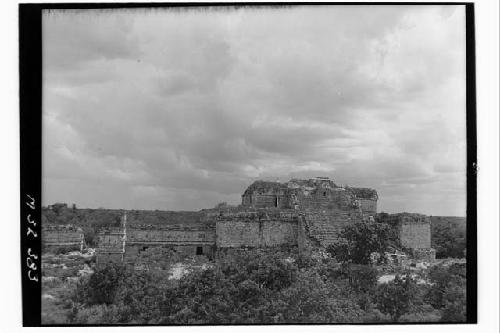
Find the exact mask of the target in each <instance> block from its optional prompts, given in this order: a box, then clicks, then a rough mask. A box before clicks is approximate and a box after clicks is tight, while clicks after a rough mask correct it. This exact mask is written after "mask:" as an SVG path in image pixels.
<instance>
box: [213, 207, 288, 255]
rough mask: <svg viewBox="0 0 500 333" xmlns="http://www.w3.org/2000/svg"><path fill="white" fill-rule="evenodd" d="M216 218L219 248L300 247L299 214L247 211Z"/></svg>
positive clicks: (216, 216)
mask: <svg viewBox="0 0 500 333" xmlns="http://www.w3.org/2000/svg"><path fill="white" fill-rule="evenodd" d="M213 218H215V220H216V246H217V247H218V248H228V247H271V246H279V245H297V228H298V224H297V221H298V214H297V213H296V212H295V211H291V212H290V211H276V210H275V211H273V210H259V211H255V212H248V211H243V212H239V213H220V214H216V215H215V216H214V217H213Z"/></svg>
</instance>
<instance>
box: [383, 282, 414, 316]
mask: <svg viewBox="0 0 500 333" xmlns="http://www.w3.org/2000/svg"><path fill="white" fill-rule="evenodd" d="M415 294H416V284H415V281H414V280H413V279H412V278H411V276H410V275H409V274H406V275H405V276H400V275H399V274H398V275H396V277H395V279H394V280H393V281H391V282H388V283H386V284H382V285H380V286H379V287H378V288H377V292H376V304H377V308H378V309H379V310H380V311H381V312H382V313H384V314H387V315H389V316H391V318H392V320H393V321H398V320H399V318H400V317H401V316H402V315H403V314H405V313H407V312H408V311H409V310H410V306H411V304H412V300H413V299H414V298H415Z"/></svg>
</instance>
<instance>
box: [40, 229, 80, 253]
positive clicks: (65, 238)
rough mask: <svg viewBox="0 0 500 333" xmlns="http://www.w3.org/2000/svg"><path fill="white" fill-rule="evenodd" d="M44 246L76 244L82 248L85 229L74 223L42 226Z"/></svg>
mask: <svg viewBox="0 0 500 333" xmlns="http://www.w3.org/2000/svg"><path fill="white" fill-rule="evenodd" d="M42 239H43V243H44V246H75V247H78V248H80V250H82V248H83V245H84V241H85V240H84V236H83V231H82V229H80V228H76V227H74V226H72V225H63V226H49V227H44V228H42Z"/></svg>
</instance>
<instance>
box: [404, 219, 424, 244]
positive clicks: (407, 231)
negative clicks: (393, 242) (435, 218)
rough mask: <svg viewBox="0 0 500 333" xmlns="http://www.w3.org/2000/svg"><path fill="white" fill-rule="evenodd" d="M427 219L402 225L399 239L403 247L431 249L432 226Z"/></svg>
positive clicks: (406, 222) (405, 222)
mask: <svg viewBox="0 0 500 333" xmlns="http://www.w3.org/2000/svg"><path fill="white" fill-rule="evenodd" d="M427 219H428V218H427ZM427 219H424V220H423V221H404V222H402V223H401V225H400V229H399V238H400V241H401V246H402V247H404V248H410V249H427V248H430V247H431V224H430V222H428V221H427Z"/></svg>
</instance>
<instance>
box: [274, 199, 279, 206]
mask: <svg viewBox="0 0 500 333" xmlns="http://www.w3.org/2000/svg"><path fill="white" fill-rule="evenodd" d="M274 207H278V197H276V198H274Z"/></svg>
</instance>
